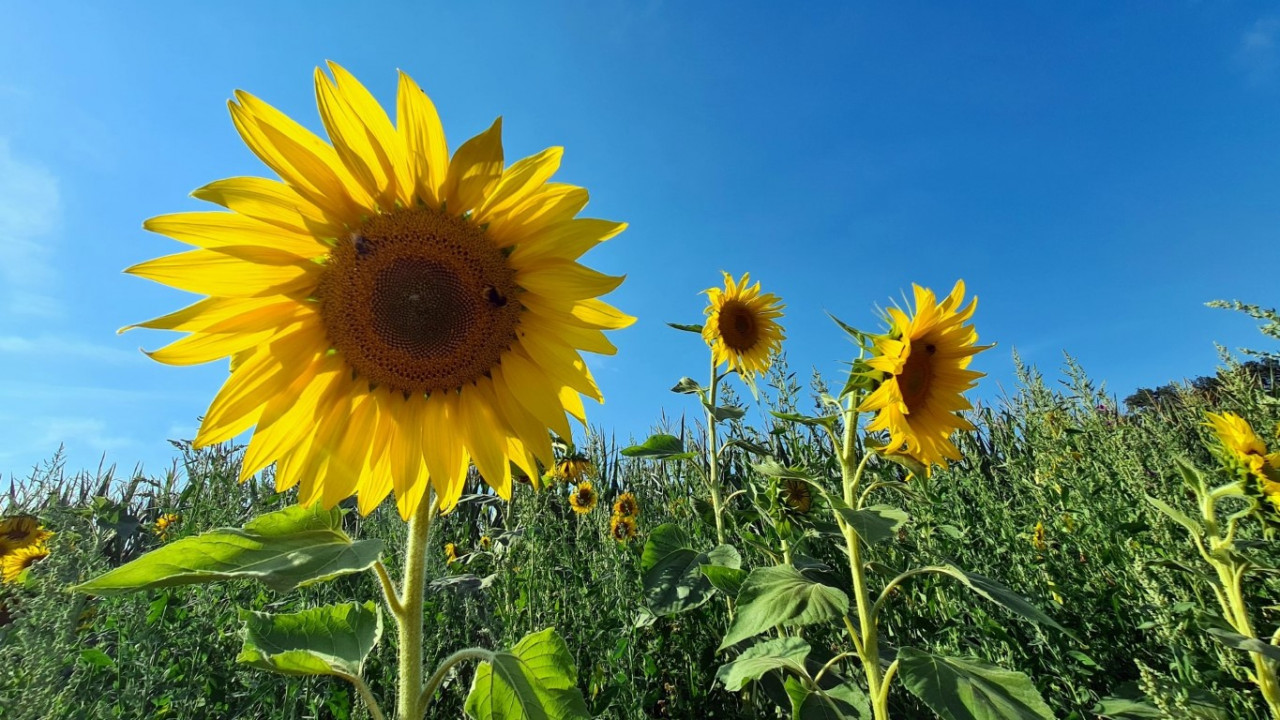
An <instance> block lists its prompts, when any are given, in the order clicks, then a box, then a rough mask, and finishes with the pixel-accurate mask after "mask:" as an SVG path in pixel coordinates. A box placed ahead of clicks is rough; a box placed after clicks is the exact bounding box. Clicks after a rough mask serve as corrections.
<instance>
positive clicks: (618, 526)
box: [609, 514, 636, 543]
mask: <svg viewBox="0 0 1280 720" xmlns="http://www.w3.org/2000/svg"><path fill="white" fill-rule="evenodd" d="M609 534H610V535H612V536H613V539H614V540H617V541H618V542H620V543H625V542H630V541H631V540H632V539H633V538H635V536H636V519H635V518H634V517H632V516H631V515H617V514H615V515H614V516H613V518H612V519H611V520H609Z"/></svg>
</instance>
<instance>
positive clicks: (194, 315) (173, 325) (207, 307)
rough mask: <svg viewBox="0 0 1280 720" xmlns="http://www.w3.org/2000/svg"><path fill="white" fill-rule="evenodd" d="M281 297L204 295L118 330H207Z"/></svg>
mask: <svg viewBox="0 0 1280 720" xmlns="http://www.w3.org/2000/svg"><path fill="white" fill-rule="evenodd" d="M282 299H283V298H282V297H253V298H221V297H211V298H205V299H204V300H200V301H199V302H196V303H192V304H191V305H188V306H187V307H185V308H182V309H181V310H176V311H174V312H171V313H169V314H168V315H161V316H160V317H158V318H154V319H152V320H147V321H144V322H140V323H137V324H134V325H126V326H124V327H122V328H120V329H119V330H117V331H116V332H117V333H123V332H125V331H126V330H132V329H134V328H151V329H153V330H178V331H181V332H200V331H204V330H205V329H206V328H207V327H209V326H210V325H213V324H216V323H220V322H222V321H223V320H227V319H228V318H233V317H236V316H238V315H243V314H244V313H247V312H252V311H253V310H256V309H258V308H262V307H267V306H268V305H274V304H276V303H278V302H280V301H281V300H282Z"/></svg>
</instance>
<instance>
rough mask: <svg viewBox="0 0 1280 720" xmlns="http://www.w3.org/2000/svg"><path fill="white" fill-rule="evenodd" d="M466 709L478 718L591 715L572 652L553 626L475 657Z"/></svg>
mask: <svg viewBox="0 0 1280 720" xmlns="http://www.w3.org/2000/svg"><path fill="white" fill-rule="evenodd" d="M465 710H466V712H467V715H469V716H471V717H473V718H477V720H574V719H576V718H589V717H591V716H590V714H588V712H587V703H586V701H585V700H584V699H583V697H582V691H580V690H579V689H578V673H577V670H575V669H574V667H573V656H572V655H570V654H569V648H568V647H566V646H565V644H564V640H562V639H561V638H560V636H559V635H557V634H556V631H555V628H547V629H546V630H543V631H541V632H536V633H531V634H529V635H526V636H524V638H523V639H522V640H520V642H518V643H516V646H515V647H514V648H512V649H511V650H510V651H505V650H504V651H499V652H496V653H494V654H493V659H492V660H491V661H490V662H483V663H480V666H479V667H477V668H476V676H475V679H474V680H473V681H472V683H471V694H469V695H467V704H466V707H465Z"/></svg>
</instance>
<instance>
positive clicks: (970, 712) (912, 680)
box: [898, 647, 1053, 720]
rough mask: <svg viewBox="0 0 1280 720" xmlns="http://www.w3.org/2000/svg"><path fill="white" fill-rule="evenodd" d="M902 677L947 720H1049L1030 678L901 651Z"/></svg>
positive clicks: (912, 650) (972, 662)
mask: <svg viewBox="0 0 1280 720" xmlns="http://www.w3.org/2000/svg"><path fill="white" fill-rule="evenodd" d="M898 677H900V678H902V684H903V685H905V686H906V688H907V690H909V691H911V694H913V695H915V696H916V697H918V698H920V699H921V700H923V701H924V703H925V705H928V706H929V709H931V710H933V711H934V712H935V713H937V714H938V715H939V716H940V717H942V718H944V719H945V720H1050V719H1051V718H1053V712H1052V711H1051V710H1050V709H1049V706H1048V705H1046V704H1045V702H1044V699H1043V698H1042V697H1040V691H1038V690H1036V686H1035V684H1033V683H1032V682H1031V678H1029V677H1027V676H1026V675H1023V674H1022V673H1020V672H1014V671H1012V670H1005V669H1004V668H1001V667H998V666H995V665H991V664H989V663H985V662H982V661H981V660H973V659H968V658H949V657H942V656H940V655H934V654H932V653H927V652H924V651H922V650H916V649H915V648H910V647H904V648H902V649H900V650H898Z"/></svg>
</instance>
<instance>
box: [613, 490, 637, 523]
mask: <svg viewBox="0 0 1280 720" xmlns="http://www.w3.org/2000/svg"><path fill="white" fill-rule="evenodd" d="M613 514H614V515H622V516H623V517H632V518H633V517H638V516H639V515H640V503H639V501H637V500H636V496H635V494H633V493H629V492H626V493H622V494H621V495H619V496H618V499H617V500H614V501H613Z"/></svg>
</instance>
